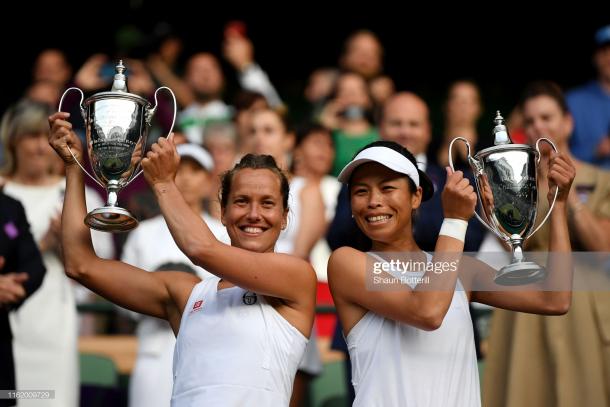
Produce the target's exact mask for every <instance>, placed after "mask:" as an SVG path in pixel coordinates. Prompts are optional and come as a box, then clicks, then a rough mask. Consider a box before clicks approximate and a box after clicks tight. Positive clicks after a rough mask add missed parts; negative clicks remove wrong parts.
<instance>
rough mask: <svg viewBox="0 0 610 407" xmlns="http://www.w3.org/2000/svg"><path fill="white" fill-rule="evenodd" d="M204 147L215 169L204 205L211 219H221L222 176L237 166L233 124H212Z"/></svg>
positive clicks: (207, 128) (204, 140) (206, 134)
mask: <svg viewBox="0 0 610 407" xmlns="http://www.w3.org/2000/svg"><path fill="white" fill-rule="evenodd" d="M203 146H204V147H205V149H206V150H207V151H208V152H209V153H210V155H211V156H212V160H213V161H214V168H213V169H212V170H211V177H210V181H209V182H210V189H209V193H208V196H207V197H206V200H205V203H204V205H205V206H206V210H207V212H208V213H209V214H210V216H211V217H213V218H215V219H220V217H221V210H220V200H219V199H218V191H219V190H220V179H221V177H222V174H224V173H225V172H226V171H228V170H230V169H231V168H232V167H233V165H235V162H236V160H237V159H238V157H237V133H236V131H235V125H234V124H233V123H231V122H218V123H210V125H209V126H207V127H206V129H205V132H204V138H203Z"/></svg>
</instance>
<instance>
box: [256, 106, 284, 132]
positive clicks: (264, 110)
mask: <svg viewBox="0 0 610 407" xmlns="http://www.w3.org/2000/svg"><path fill="white" fill-rule="evenodd" d="M261 113H273V114H274V115H275V116H276V117H277V118H278V119H279V120H280V123H281V124H282V127H283V128H284V132H286V133H292V132H293V130H294V129H293V126H292V123H291V122H290V121H289V120H288V117H287V116H286V115H285V114H283V113H281V112H279V111H277V110H276V109H274V108H272V107H266V108H264V109H260V110H256V111H254V112H253V113H252V116H253V117H254V115H258V114H261Z"/></svg>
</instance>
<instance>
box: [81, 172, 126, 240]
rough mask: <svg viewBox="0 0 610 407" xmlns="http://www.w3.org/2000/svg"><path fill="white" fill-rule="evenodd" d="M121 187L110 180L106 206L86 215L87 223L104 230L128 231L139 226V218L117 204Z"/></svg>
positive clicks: (93, 227) (96, 228) (91, 226)
mask: <svg viewBox="0 0 610 407" xmlns="http://www.w3.org/2000/svg"><path fill="white" fill-rule="evenodd" d="M118 192H119V187H118V183H117V182H116V181H114V180H113V181H109V182H108V199H107V201H106V206H104V207H102V208H97V209H94V210H93V211H91V212H89V213H88V214H87V216H86V217H85V223H86V224H87V225H88V226H89V227H90V228H92V229H95V230H100V231H102V232H128V231H130V230H131V229H133V228H135V227H136V226H138V220H137V219H136V218H135V217H134V216H133V215H132V214H131V213H129V211H128V210H126V209H123V208H121V207H120V206H118V205H117V200H118Z"/></svg>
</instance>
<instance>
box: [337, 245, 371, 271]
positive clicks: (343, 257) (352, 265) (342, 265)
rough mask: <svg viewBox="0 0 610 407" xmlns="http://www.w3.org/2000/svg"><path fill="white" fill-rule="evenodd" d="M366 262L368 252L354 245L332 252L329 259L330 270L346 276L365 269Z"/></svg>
mask: <svg viewBox="0 0 610 407" xmlns="http://www.w3.org/2000/svg"><path fill="white" fill-rule="evenodd" d="M365 264H366V253H364V252H361V251H360V250H357V249H354V248H353V247H348V246H344V247H340V248H338V249H337V250H335V251H334V252H333V253H332V254H331V256H330V259H329V260H328V272H329V273H332V274H340V275H343V276H345V275H346V274H351V273H357V272H359V271H361V270H364V265H365Z"/></svg>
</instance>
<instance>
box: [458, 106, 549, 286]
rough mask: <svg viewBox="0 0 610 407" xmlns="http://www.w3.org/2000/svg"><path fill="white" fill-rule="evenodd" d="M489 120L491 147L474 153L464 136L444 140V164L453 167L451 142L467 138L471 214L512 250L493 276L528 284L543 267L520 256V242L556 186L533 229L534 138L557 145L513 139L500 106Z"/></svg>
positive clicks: (499, 280)
mask: <svg viewBox="0 0 610 407" xmlns="http://www.w3.org/2000/svg"><path fill="white" fill-rule="evenodd" d="M494 121H495V124H496V126H495V128H494V144H495V145H494V146H493V147H489V148H486V149H484V150H481V151H479V152H478V153H476V154H475V155H474V157H473V156H471V154H470V151H471V150H470V144H469V142H468V140H466V139H464V138H462V137H456V138H454V139H453V140H452V141H451V144H450V145H449V165H450V166H451V169H453V159H452V147H453V143H455V142H456V141H458V140H459V141H463V142H464V143H466V147H467V155H468V163H469V164H470V167H471V169H472V171H473V173H474V178H475V182H476V187H477V188H476V189H477V195H478V197H479V203H480V206H481V215H479V214H478V213H476V212H475V216H476V217H477V219H479V221H480V222H481V223H482V224H483V225H484V226H485V227H486V228H487V229H489V230H490V231H491V232H492V233H493V234H495V235H496V236H498V237H499V238H500V239H501V240H502V241H504V242H505V243H506V244H508V245H509V246H510V247H511V249H512V253H513V258H512V262H511V263H510V264H508V265H506V266H504V267H502V268H501V269H500V270H498V272H497V273H496V276H495V278H494V281H495V282H496V283H497V284H500V285H522V284H530V283H534V282H536V281H539V280H542V279H543V278H544V277H545V276H546V270H545V268H544V267H542V266H540V265H539V264H537V263H534V262H530V261H525V259H524V256H523V243H524V241H525V240H526V239H528V238H530V237H531V236H532V235H533V234H534V233H536V231H537V230H538V229H539V228H540V227H541V226H542V225H543V224H544V222H545V221H546V220H547V218H548V217H549V215H550V213H551V211H552V210H553V207H554V206H555V200H556V199H557V192H558V191H557V190H555V199H554V200H553V203H552V204H551V207H550V209H549V212H548V213H547V214H546V217H545V218H544V219H543V220H542V222H541V223H540V224H539V225H538V227H537V228H535V229H534V226H535V225H536V218H537V214H538V176H537V173H538V171H537V166H538V164H539V162H540V149H539V143H540V142H541V141H544V142H547V143H549V144H550V145H551V147H552V148H553V149H554V150H555V151H557V149H556V148H555V145H554V144H553V143H552V142H551V141H550V140H549V139H546V138H541V139H539V140H538V141H537V142H536V148H533V147H531V146H529V145H525V144H513V143H512V140H511V139H510V136H509V135H508V131H507V129H506V126H504V119H503V118H502V116H501V115H500V112H499V111H498V112H497V113H496V118H495V119H494Z"/></svg>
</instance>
